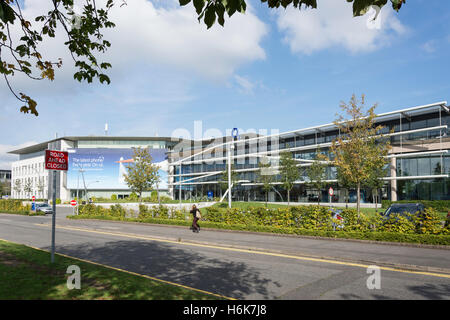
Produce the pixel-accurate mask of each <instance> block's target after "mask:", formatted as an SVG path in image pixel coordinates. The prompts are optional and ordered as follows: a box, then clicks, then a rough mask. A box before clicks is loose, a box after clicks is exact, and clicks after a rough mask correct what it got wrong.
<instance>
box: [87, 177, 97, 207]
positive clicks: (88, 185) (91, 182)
mask: <svg viewBox="0 0 450 320" xmlns="http://www.w3.org/2000/svg"><path fill="white" fill-rule="evenodd" d="M97 182H100V181H99V180H97V181H92V182H90V183H88V184H87V186H86V195H85V197H86V203H88V196H87V195H88V192H87V190H88V189H87V188H88V187H89V186H90V185H91V184H93V183H97Z"/></svg>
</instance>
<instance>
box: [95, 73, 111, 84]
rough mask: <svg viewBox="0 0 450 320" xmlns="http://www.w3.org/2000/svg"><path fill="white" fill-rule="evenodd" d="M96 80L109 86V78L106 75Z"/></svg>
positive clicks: (101, 75)
mask: <svg viewBox="0 0 450 320" xmlns="http://www.w3.org/2000/svg"><path fill="white" fill-rule="evenodd" d="M98 79H99V80H100V83H103V82H105V81H106V82H107V83H108V84H110V83H111V80H109V77H108V76H107V75H106V74H103V73H102V74H100V75H99V76H98Z"/></svg>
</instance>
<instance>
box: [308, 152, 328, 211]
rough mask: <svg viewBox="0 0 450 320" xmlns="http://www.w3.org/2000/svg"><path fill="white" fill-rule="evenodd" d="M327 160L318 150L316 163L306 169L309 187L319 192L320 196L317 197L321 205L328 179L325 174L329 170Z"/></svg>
mask: <svg viewBox="0 0 450 320" xmlns="http://www.w3.org/2000/svg"><path fill="white" fill-rule="evenodd" d="M326 160H327V158H326V157H325V156H324V155H323V154H322V153H321V152H320V150H319V149H318V150H317V151H316V156H315V158H314V161H313V162H312V163H311V165H310V166H309V167H307V169H306V175H307V176H308V178H309V181H308V182H307V185H309V186H310V187H312V188H313V189H315V190H317V191H318V193H319V195H318V197H317V204H318V205H320V196H321V194H322V189H323V188H324V186H325V182H324V180H325V179H326V176H325V173H326V168H327V162H326Z"/></svg>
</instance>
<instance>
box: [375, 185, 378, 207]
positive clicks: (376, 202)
mask: <svg viewBox="0 0 450 320" xmlns="http://www.w3.org/2000/svg"><path fill="white" fill-rule="evenodd" d="M377 207H378V189H376V191H375V212H377V211H378V210H377V209H378V208H377Z"/></svg>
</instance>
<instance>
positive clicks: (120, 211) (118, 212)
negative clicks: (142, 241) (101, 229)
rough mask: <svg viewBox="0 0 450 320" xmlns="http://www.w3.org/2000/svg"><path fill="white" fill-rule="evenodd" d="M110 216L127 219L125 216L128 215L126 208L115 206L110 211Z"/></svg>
mask: <svg viewBox="0 0 450 320" xmlns="http://www.w3.org/2000/svg"><path fill="white" fill-rule="evenodd" d="M109 210H110V211H109V215H110V216H111V217H116V218H120V219H125V216H126V214H127V212H126V210H125V208H124V207H122V206H121V205H120V204H114V205H112V206H111V207H110V209H109Z"/></svg>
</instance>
